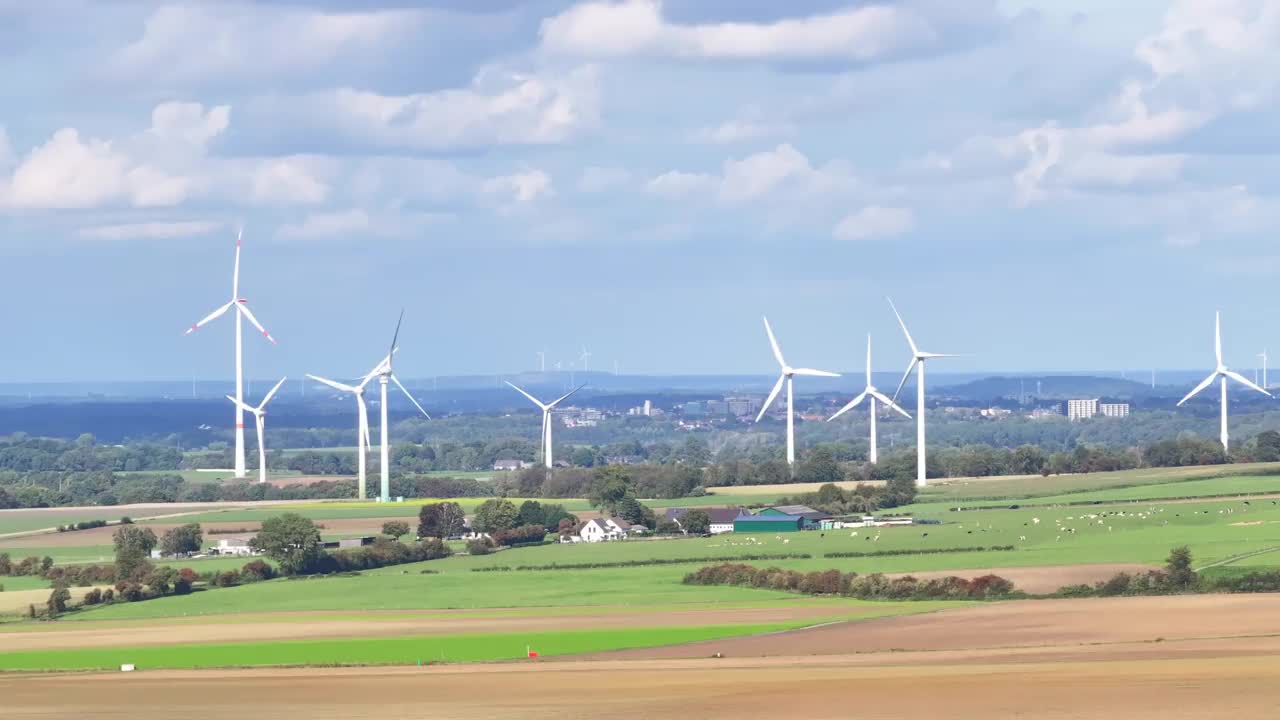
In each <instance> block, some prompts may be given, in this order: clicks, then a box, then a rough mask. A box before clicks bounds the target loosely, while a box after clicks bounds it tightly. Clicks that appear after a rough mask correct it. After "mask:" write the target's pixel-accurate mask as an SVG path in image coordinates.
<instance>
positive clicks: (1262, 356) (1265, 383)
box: [1258, 348, 1269, 388]
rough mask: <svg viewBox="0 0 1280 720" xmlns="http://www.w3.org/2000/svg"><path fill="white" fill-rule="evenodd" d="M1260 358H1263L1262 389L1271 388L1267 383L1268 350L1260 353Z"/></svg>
mask: <svg viewBox="0 0 1280 720" xmlns="http://www.w3.org/2000/svg"><path fill="white" fill-rule="evenodd" d="M1258 357H1260V358H1262V387H1263V388H1267V387H1269V385H1268V383H1267V349H1266V348H1263V349H1262V352H1260V353H1258Z"/></svg>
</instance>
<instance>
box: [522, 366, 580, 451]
mask: <svg viewBox="0 0 1280 720" xmlns="http://www.w3.org/2000/svg"><path fill="white" fill-rule="evenodd" d="M505 382H507V384H508V385H510V386H511V387H512V389H514V390H515V391H516V392H518V393H520V394H521V395H523V396H525V397H527V398H529V402H531V403H533V404H534V405H537V406H538V408H539V409H541V410H542V464H543V465H545V466H546V467H547V469H548V470H550V469H551V468H552V467H554V460H553V459H552V457H551V411H552V410H553V409H554V408H555V406H557V405H559V404H560V403H562V402H564V401H565V400H566V399H567V398H568V397H569V396H570V395H572V394H574V393H576V392H578V391H579V390H581V389H582V388H584V387H586V383H583V384H582V385H579V386H578V387H576V388H574V389H572V390H570V391H569V392H567V393H565V394H563V395H561V396H560V397H558V398H556V399H555V400H552V401H551V402H549V403H544V402H542V401H541V400H539V399H538V398H536V397H534V396H532V395H530V394H529V393H527V392H525V391H524V390H523V389H522V388H520V387H519V386H518V385H515V384H513V383H511V382H509V381H505Z"/></svg>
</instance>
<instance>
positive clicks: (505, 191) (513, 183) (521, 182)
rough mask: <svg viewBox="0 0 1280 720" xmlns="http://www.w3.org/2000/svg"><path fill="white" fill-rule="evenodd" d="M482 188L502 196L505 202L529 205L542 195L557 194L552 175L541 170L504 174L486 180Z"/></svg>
mask: <svg viewBox="0 0 1280 720" xmlns="http://www.w3.org/2000/svg"><path fill="white" fill-rule="evenodd" d="M481 190H482V191H483V192H484V193H485V194H488V195H493V196H495V197H498V198H500V201H501V202H503V203H504V204H512V205H527V204H529V203H532V202H533V201H534V200H537V199H538V198H540V197H548V196H551V195H554V194H555V189H554V188H553V187H552V182H551V176H550V175H548V174H546V173H545V172H543V171H541V170H528V171H525V172H520V173H514V174H511V175H502V176H499V177H495V178H490V179H488V180H486V181H485V182H484V183H483V184H482V185H481Z"/></svg>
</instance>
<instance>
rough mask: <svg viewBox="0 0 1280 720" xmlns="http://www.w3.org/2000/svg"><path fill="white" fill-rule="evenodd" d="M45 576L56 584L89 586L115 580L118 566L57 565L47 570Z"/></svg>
mask: <svg viewBox="0 0 1280 720" xmlns="http://www.w3.org/2000/svg"><path fill="white" fill-rule="evenodd" d="M44 576H45V578H46V579H48V580H49V581H51V582H52V583H53V584H54V585H58V584H62V585H66V586H68V587H88V586H90V585H101V584H103V583H110V582H115V580H116V566H115V565H113V564H108V565H69V566H66V567H56V566H55V567H51V568H49V569H48V570H47V571H45V574H44Z"/></svg>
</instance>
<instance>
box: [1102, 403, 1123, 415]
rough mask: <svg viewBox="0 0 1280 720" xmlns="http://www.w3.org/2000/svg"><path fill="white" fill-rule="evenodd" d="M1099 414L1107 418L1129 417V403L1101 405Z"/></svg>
mask: <svg viewBox="0 0 1280 720" xmlns="http://www.w3.org/2000/svg"><path fill="white" fill-rule="evenodd" d="M1098 412H1100V413H1102V415H1104V416H1105V417H1121V418H1122V417H1129V403H1101V404H1099V405H1098Z"/></svg>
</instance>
